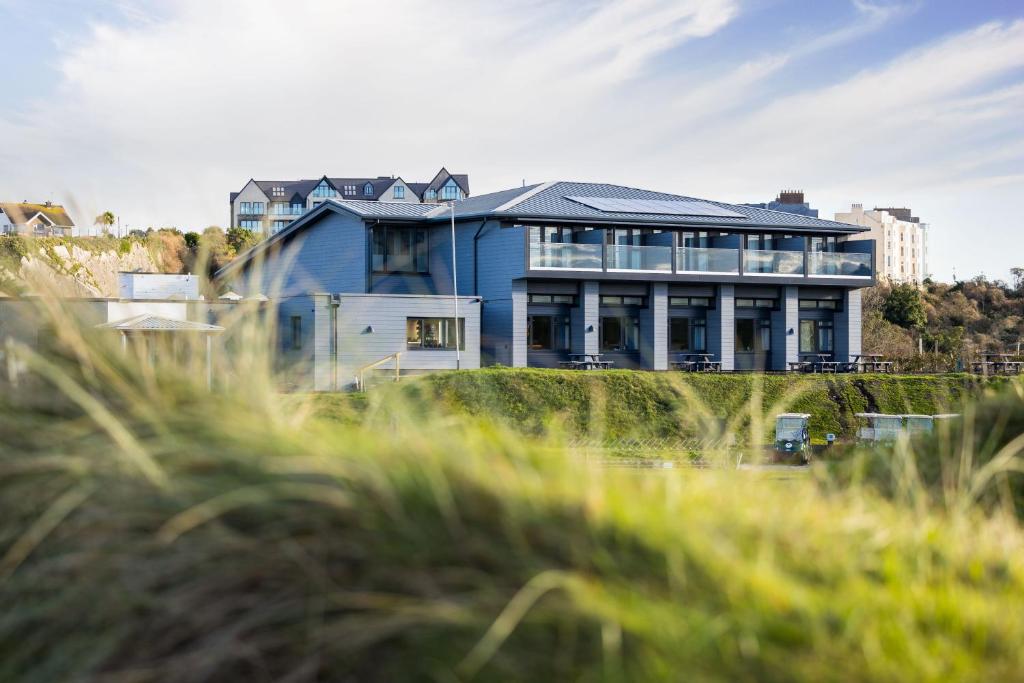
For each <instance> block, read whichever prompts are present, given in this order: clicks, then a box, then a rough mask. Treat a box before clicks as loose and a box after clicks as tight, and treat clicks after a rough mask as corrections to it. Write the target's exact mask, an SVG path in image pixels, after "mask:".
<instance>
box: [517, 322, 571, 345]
mask: <svg viewBox="0 0 1024 683" xmlns="http://www.w3.org/2000/svg"><path fill="white" fill-rule="evenodd" d="M526 344H527V348H529V349H531V350H533V351H541V350H543V351H564V350H566V349H568V348H569V318H568V316H564V315H530V316H527V318H526Z"/></svg>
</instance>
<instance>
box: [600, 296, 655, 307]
mask: <svg viewBox="0 0 1024 683" xmlns="http://www.w3.org/2000/svg"><path fill="white" fill-rule="evenodd" d="M646 300H647V299H646V297H642V296H618V295H607V294H602V295H601V305H602V306H644V305H645V303H646Z"/></svg>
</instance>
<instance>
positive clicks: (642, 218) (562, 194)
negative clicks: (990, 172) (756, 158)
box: [456, 182, 864, 232]
mask: <svg viewBox="0 0 1024 683" xmlns="http://www.w3.org/2000/svg"><path fill="white" fill-rule="evenodd" d="M535 190H536V191H535ZM572 196H575V197H603V198H616V199H639V200H651V199H653V200H669V201H698V202H706V203H708V204H711V205H713V206H716V207H719V208H721V209H726V210H728V211H734V212H736V213H739V214H742V216H743V217H728V216H695V215H665V214H653V213H624V212H605V211H600V210H598V209H594V208H591V207H589V206H586V205H585V204H581V203H579V202H575V201H571V200H569V199H567V197H572ZM517 197H521V198H520V199H518V200H517V199H516V198H517ZM499 209H500V211H499ZM475 214H494V215H495V216H507V217H509V218H523V219H526V218H539V219H549V220H558V219H562V220H573V221H576V220H592V221H595V222H601V223H615V222H629V223H644V222H649V223H652V224H659V225H664V224H670V225H671V224H677V225H694V226H702V225H707V226H721V227H726V228H728V227H738V228H742V227H747V226H749V227H751V228H754V227H767V228H789V229H793V230H833V231H842V232H862V231H863V230H864V228H861V227H860V226H855V225H849V224H847V223H838V222H836V221H829V220H824V219H820V218H814V217H812V216H803V215H800V214H794V213H786V212H784V211H772V210H769V209H762V208H758V207H753V206H742V205H736V204H727V203H725V202H716V201H712V200H708V199H700V198H697V197H687V196H683V195H675V194H669V193H667V192H654V191H651V190H642V189H639V188H635V187H624V186H622V185H608V184H606V183H574V182H556V183H550V184H548V185H546V186H543V187H541V186H537V185H533V186H530V187H525V188H517V189H515V190H508V191H506V192H496V193H492V194H490V195H480V196H477V197H473V198H470V199H467V200H465V201H462V202H459V204H458V208H457V209H456V215H461V216H469V215H475Z"/></svg>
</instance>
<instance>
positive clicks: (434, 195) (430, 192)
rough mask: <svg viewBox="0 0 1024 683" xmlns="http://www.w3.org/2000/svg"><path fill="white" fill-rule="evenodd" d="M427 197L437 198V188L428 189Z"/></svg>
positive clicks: (430, 198)
mask: <svg viewBox="0 0 1024 683" xmlns="http://www.w3.org/2000/svg"><path fill="white" fill-rule="evenodd" d="M425 198H426V199H429V200H433V199H437V190H427V194H426V197H425Z"/></svg>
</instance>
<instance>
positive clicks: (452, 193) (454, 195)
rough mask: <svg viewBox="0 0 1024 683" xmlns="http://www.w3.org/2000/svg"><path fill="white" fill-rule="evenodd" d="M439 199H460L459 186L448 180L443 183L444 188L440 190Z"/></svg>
mask: <svg viewBox="0 0 1024 683" xmlns="http://www.w3.org/2000/svg"><path fill="white" fill-rule="evenodd" d="M441 199H447V200H453V199H462V190H460V189H459V186H458V185H456V184H455V181H454V180H449V181H448V182H447V183H445V185H444V187H442V188H441Z"/></svg>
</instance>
